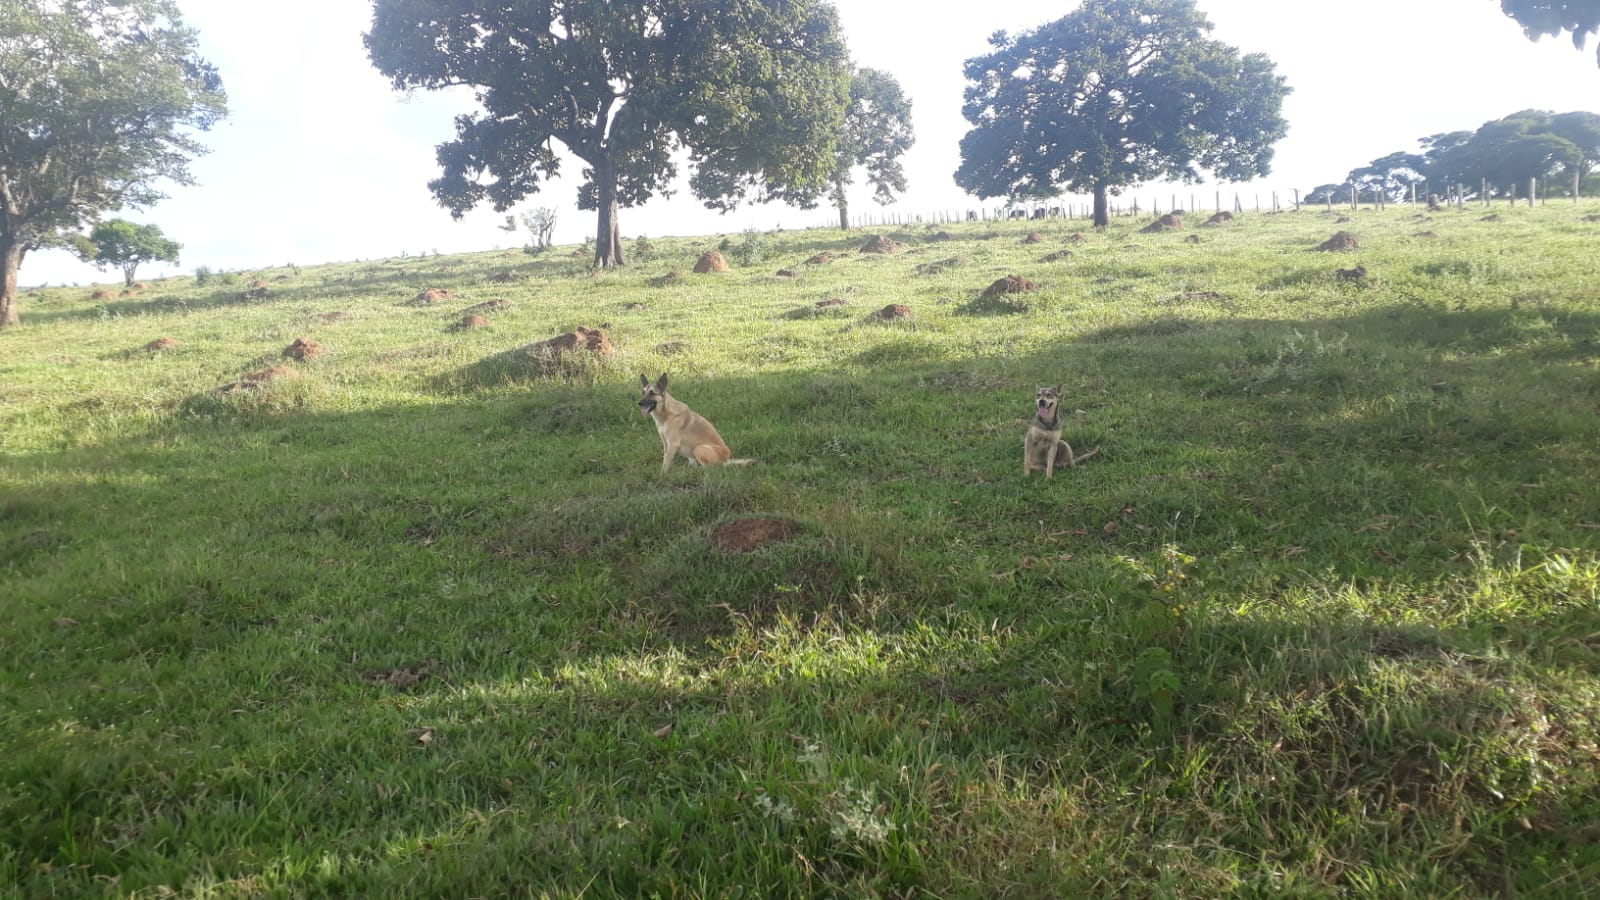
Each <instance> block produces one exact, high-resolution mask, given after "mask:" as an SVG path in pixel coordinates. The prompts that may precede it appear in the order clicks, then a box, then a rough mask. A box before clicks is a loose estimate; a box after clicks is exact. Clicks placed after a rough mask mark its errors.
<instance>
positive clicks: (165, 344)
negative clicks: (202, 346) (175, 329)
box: [144, 337, 178, 350]
mask: <svg viewBox="0 0 1600 900" xmlns="http://www.w3.org/2000/svg"><path fill="white" fill-rule="evenodd" d="M176 346H178V339H177V338H170V337H158V338H156V339H155V340H153V341H151V342H150V343H148V344H145V345H144V348H145V349H146V350H168V349H171V348H173V347H176Z"/></svg>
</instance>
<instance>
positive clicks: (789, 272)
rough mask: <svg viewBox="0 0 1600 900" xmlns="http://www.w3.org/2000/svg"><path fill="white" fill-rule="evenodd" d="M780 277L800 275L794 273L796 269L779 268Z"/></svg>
mask: <svg viewBox="0 0 1600 900" xmlns="http://www.w3.org/2000/svg"><path fill="white" fill-rule="evenodd" d="M778 277H779V278H796V277H798V276H796V275H795V274H794V270H793V269H779V270H778Z"/></svg>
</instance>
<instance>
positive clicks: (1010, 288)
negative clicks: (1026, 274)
mask: <svg viewBox="0 0 1600 900" xmlns="http://www.w3.org/2000/svg"><path fill="white" fill-rule="evenodd" d="M1038 289H1039V286H1038V285H1037V284H1034V283H1033V282H1031V281H1029V280H1028V279H1026V278H1023V277H1022V276H1021V275H1007V276H1006V277H1004V278H1001V279H998V280H997V281H995V283H994V284H991V285H989V286H988V287H986V288H984V289H983V296H984V297H985V298H989V297H999V296H1001V295H1002V294H1021V293H1025V292H1027V291H1034V290H1038Z"/></svg>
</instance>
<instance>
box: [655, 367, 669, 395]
mask: <svg viewBox="0 0 1600 900" xmlns="http://www.w3.org/2000/svg"><path fill="white" fill-rule="evenodd" d="M666 389H667V373H665V372H662V373H661V377H660V378H657V379H656V390H658V391H664V390H666Z"/></svg>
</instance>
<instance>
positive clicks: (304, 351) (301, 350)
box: [283, 338, 328, 359]
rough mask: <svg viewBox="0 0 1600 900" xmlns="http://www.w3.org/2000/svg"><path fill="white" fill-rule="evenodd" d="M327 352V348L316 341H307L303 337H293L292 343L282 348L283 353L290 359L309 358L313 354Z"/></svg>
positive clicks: (318, 354) (319, 354) (317, 354)
mask: <svg viewBox="0 0 1600 900" xmlns="http://www.w3.org/2000/svg"><path fill="white" fill-rule="evenodd" d="M327 352H328V350H327V348H325V347H323V346H322V345H321V344H319V343H317V342H316V341H308V340H306V339H305V338H295V339H294V343H292V344H290V345H289V346H287V347H285V348H283V355H284V356H287V357H289V358H290V359H310V358H311V357H313V356H321V355H322V354H324V353H327Z"/></svg>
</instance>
